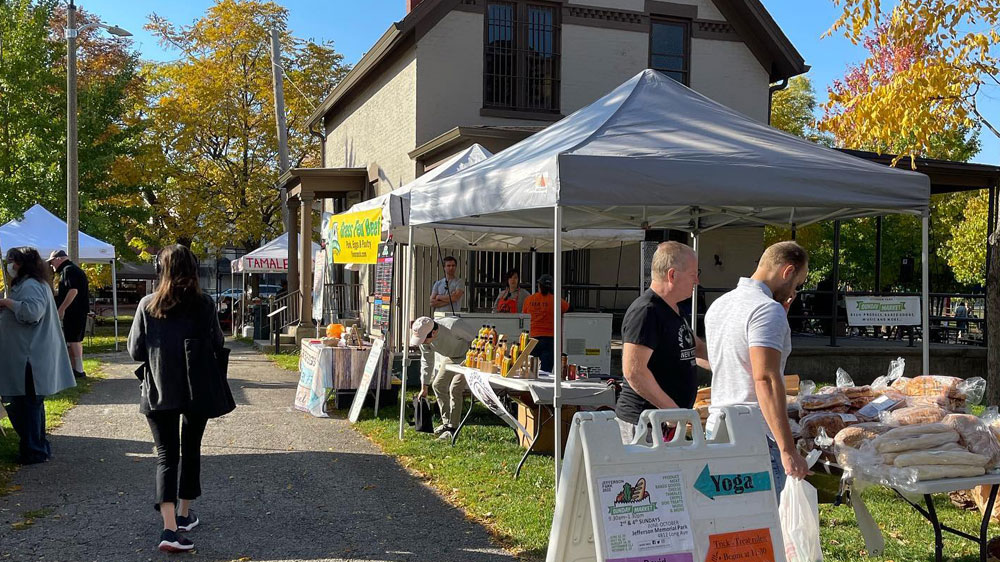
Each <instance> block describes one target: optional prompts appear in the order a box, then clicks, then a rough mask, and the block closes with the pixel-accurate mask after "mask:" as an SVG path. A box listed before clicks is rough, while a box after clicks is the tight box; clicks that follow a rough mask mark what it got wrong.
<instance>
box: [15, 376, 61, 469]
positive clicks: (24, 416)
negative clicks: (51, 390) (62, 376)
mask: <svg viewBox="0 0 1000 562" xmlns="http://www.w3.org/2000/svg"><path fill="white" fill-rule="evenodd" d="M3 401H4V409H6V410H7V417H9V418H10V425H12V426H13V427H14V431H15V432H16V433H17V436H18V437H20V439H21V441H20V443H19V450H18V452H19V454H18V458H17V462H19V463H21V464H31V463H38V462H44V461H46V460H48V458H49V457H50V456H52V447H51V446H50V445H49V441H48V439H46V438H45V397H44V396H38V395H36V394H35V379H34V377H33V376H32V374H31V364H30V363H29V364H28V366H27V368H26V369H25V370H24V396H7V397H4V399H3Z"/></svg>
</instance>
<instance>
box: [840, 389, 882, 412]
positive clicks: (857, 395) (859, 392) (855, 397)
mask: <svg viewBox="0 0 1000 562" xmlns="http://www.w3.org/2000/svg"><path fill="white" fill-rule="evenodd" d="M841 390H842V391H843V392H844V395H845V396H847V399H848V400H850V401H851V409H852V410H860V409H861V408H864V407H865V406H867V405H868V403H869V402H871V401H872V400H874V399H875V398H876V397H878V394H877V393H876V392H875V391H874V390H873V389H872V387H870V386H868V385H865V386H849V387H846V388H843V389H841Z"/></svg>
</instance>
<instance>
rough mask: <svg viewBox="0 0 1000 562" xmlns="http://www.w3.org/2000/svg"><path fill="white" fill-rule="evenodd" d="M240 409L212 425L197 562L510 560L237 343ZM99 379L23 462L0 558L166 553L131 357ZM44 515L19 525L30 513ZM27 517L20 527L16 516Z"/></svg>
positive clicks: (111, 359)
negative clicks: (35, 457) (38, 460)
mask: <svg viewBox="0 0 1000 562" xmlns="http://www.w3.org/2000/svg"><path fill="white" fill-rule="evenodd" d="M233 345H234V351H233V356H232V363H231V369H230V381H231V383H232V388H233V392H234V394H235V396H236V400H237V403H238V404H239V405H240V406H239V407H238V408H237V409H236V411H235V412H233V413H232V414H229V415H228V416H225V417H224V418H222V419H219V420H211V421H210V422H209V425H208V429H207V431H206V432H205V439H204V444H203V459H202V489H203V492H204V495H203V496H202V499H201V500H199V501H197V502H195V510H196V511H197V512H198V515H199V517H200V518H201V520H202V524H201V525H200V526H199V527H198V528H197V529H195V530H194V531H192V532H191V533H190V534H189V536H190V538H191V539H192V540H193V541H194V542H195V546H196V549H197V550H196V552H195V553H194V554H192V555H172V557H173V558H175V559H176V558H178V557H185V558H183V559H185V560H186V559H187V558H186V557H187V556H191V557H192V558H193V559H197V560H253V561H267V560H273V561H278V560H280V561H294V560H302V561H305V560H331V561H341V560H386V561H396V560H441V561H449V562H451V561H466V560H467V561H475V562H499V561H509V560H513V559H514V558H513V557H512V556H510V555H509V554H506V553H505V552H504V551H502V550H500V549H498V548H496V547H494V546H492V545H491V543H490V539H489V535H488V534H487V533H486V531H485V530H484V529H483V528H482V527H480V526H479V525H477V524H475V523H472V522H470V521H468V520H466V519H465V517H464V516H463V514H462V512H460V511H459V510H457V509H455V508H453V507H451V506H449V505H448V504H447V503H445V502H444V501H443V500H442V499H441V498H439V497H438V496H437V495H436V494H435V493H434V492H433V491H431V490H430V489H429V488H427V487H426V486H424V485H423V484H421V483H420V482H419V481H417V480H416V479H414V478H412V477H411V476H410V475H409V474H407V473H406V472H405V471H404V470H403V469H402V468H401V467H400V466H399V465H398V464H396V462H395V461H393V460H392V459H391V458H389V457H387V456H385V455H383V454H382V453H381V452H380V451H379V450H378V449H377V448H376V447H375V446H374V445H372V444H371V443H370V442H369V441H368V440H367V439H366V438H364V437H363V436H361V435H360V434H358V433H356V432H355V431H354V430H353V429H351V427H350V426H349V424H348V422H347V421H346V420H338V419H317V418H313V417H312V416H309V415H308V414H305V413H302V412H298V411H294V410H292V409H291V407H290V404H291V402H292V399H293V397H294V393H295V386H296V382H297V378H296V376H295V374H294V373H289V372H287V371H283V370H280V369H278V368H276V367H274V366H273V365H272V364H271V363H270V361H268V360H267V359H266V358H265V357H264V356H262V355H260V354H258V353H256V352H254V351H252V350H251V349H249V348H248V347H245V346H242V345H240V344H233ZM102 360H104V361H105V362H106V363H108V365H107V366H106V367H105V369H104V370H105V372H106V373H108V380H105V381H102V382H100V383H98V384H97V385H95V387H94V389H93V391H92V392H91V393H90V394H87V395H86V396H84V397H83V399H82V400H81V403H80V405H79V406H77V407H76V408H74V409H73V410H72V411H70V412H69V413H68V414H67V415H66V417H65V423H64V424H63V426H62V427H60V428H59V429H58V430H56V431H55V433H54V434H53V435H52V436H51V437H50V439H51V441H52V450H53V454H54V455H55V456H54V458H53V459H52V460H51V461H49V462H48V463H45V464H42V465H36V466H29V467H24V468H22V469H21V470H20V471H19V472H18V473H17V474H16V475H15V477H14V481H13V484H14V485H15V486H20V489H19V490H17V491H16V492H13V493H11V494H9V495H7V496H4V497H0V560H8V559H9V560H18V561H21V560H52V561H56V560H74V561H88V560H95V561H96V560H100V561H119V560H122V561H125V560H166V559H169V558H171V555H166V554H162V553H160V552H159V551H157V550H156V549H155V545H156V543H158V541H159V532H160V529H161V522H160V517H159V514H158V513H156V512H155V511H153V508H152V501H153V497H152V496H153V472H154V466H155V462H156V461H155V456H154V455H153V453H152V438H151V437H150V433H149V428H148V426H147V425H146V421H145V418H144V417H143V416H142V415H141V414H139V412H138V408H137V406H136V401H137V397H138V390H139V389H138V384H137V382H136V380H135V378H134V376H133V375H132V369H133V367H134V366H133V365H132V364H131V363H130V362H129V361H127V357H125V356H124V355H121V354H118V355H111V356H107V357H104V358H102ZM26 512H27V513H29V514H30V512H35V513H36V514H42V515H41V516H40V517H38V518H37V519H36V520H35V523H34V524H33V525H31V526H28V527H27V528H25V529H23V530H17V529H15V527H14V525H15V524H16V523H18V522H21V521H23V520H24V515H25V513H26ZM18 526H20V525H18Z"/></svg>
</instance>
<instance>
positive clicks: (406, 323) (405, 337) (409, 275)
mask: <svg viewBox="0 0 1000 562" xmlns="http://www.w3.org/2000/svg"><path fill="white" fill-rule="evenodd" d="M408 230H409V241H408V242H407V243H406V261H405V262H404V263H403V267H405V268H406V269H405V271H406V279H405V280H404V281H403V314H402V317H403V322H401V323H400V332H402V348H403V372H402V373H401V376H400V377H399V378H400V380H401V381H402V382H400V385H399V439H400V441H402V440H403V424H404V423H405V419H404V418H405V415H404V414H405V412H406V375H407V374H408V373H409V372H410V342H409V339H410V308H411V307H412V305H413V270H414V269H415V264H414V263H413V227H412V226H411V227H409V229H408Z"/></svg>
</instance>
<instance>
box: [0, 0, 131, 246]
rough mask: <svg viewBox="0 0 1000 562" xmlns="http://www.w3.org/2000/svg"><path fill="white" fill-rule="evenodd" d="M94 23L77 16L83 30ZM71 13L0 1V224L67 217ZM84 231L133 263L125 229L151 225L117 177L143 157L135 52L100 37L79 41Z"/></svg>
mask: <svg viewBox="0 0 1000 562" xmlns="http://www.w3.org/2000/svg"><path fill="white" fill-rule="evenodd" d="M93 20H94V17H93V16H92V15H91V14H88V13H87V12H84V11H79V13H78V24H79V25H81V26H82V25H85V24H86V23H88V22H90V21H93ZM65 22H66V10H65V8H64V7H63V6H62V5H61V4H60V3H57V2H55V1H41V2H39V1H31V0H10V1H6V2H0V221H6V220H9V219H12V218H16V217H17V216H19V215H20V214H21V213H23V212H24V211H25V210H27V209H28V208H29V207H31V206H32V205H34V204H36V203H41V204H42V205H44V206H45V207H47V208H48V209H49V210H51V211H52V212H53V213H56V214H57V215H65V208H66V207H65V203H66V168H65V164H66V56H65V55H66V48H65V42H64V40H63V39H62V37H63V36H64V29H65ZM77 42H78V43H77V54H78V59H77V64H78V94H79V95H78V107H79V129H78V130H79V157H80V158H79V161H80V168H79V171H80V184H79V186H80V227H81V230H83V231H84V232H87V233H88V234H91V235H94V236H96V237H98V238H101V239H103V240H107V241H108V242H110V243H112V244H114V245H115V247H116V248H117V249H118V251H119V254H121V255H125V256H128V254H129V250H128V244H127V241H128V239H129V234H128V232H129V230H131V229H134V228H135V227H136V225H138V224H142V223H144V222H145V221H147V220H148V217H149V214H148V210H147V209H146V207H145V205H144V204H143V203H142V201H141V200H138V199H135V198H134V197H133V196H132V194H133V193H134V192H135V184H134V183H130V182H126V181H122V178H121V177H119V176H118V175H117V172H116V170H117V169H118V168H120V167H122V166H123V165H124V163H127V162H130V161H132V160H133V159H134V158H135V156H136V155H137V145H138V143H139V141H140V137H141V132H142V122H141V120H138V119H133V118H131V117H133V116H134V115H135V113H134V112H130V111H129V110H130V109H131V108H135V107H137V106H138V105H140V102H142V101H143V95H142V89H143V86H142V80H141V77H140V76H139V74H138V72H137V70H138V64H139V62H138V61H139V58H138V54H137V53H136V52H135V51H134V50H133V49H132V45H131V43H130V42H129V41H127V40H122V39H120V38H114V37H109V36H107V35H106V34H104V33H103V32H102V31H101V30H99V29H89V30H85V31H84V32H83V33H81V34H80V36H79V37H78V38H77Z"/></svg>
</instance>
